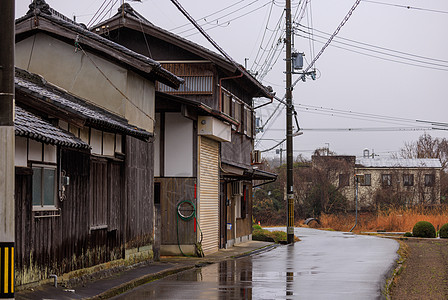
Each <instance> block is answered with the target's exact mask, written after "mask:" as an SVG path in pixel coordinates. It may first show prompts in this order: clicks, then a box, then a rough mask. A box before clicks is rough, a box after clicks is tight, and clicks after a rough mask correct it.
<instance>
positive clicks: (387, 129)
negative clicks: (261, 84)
mask: <svg viewBox="0 0 448 300" xmlns="http://www.w3.org/2000/svg"><path fill="white" fill-rule="evenodd" d="M440 129H441V128H440ZM271 130H272V131H284V129H281V128H273V129H271ZM300 130H303V131H320V132H334V131H350V132H355V131H369V132H382V131H431V130H439V128H434V127H348V128H301V129H300Z"/></svg>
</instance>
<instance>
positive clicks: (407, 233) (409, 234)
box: [404, 231, 412, 237]
mask: <svg viewBox="0 0 448 300" xmlns="http://www.w3.org/2000/svg"><path fill="white" fill-rule="evenodd" d="M404 237H412V232H409V231H408V232H406V233H405V234H404Z"/></svg>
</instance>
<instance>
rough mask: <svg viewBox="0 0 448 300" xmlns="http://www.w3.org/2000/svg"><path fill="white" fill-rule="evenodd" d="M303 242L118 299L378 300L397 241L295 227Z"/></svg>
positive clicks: (188, 274) (184, 275)
mask: <svg viewBox="0 0 448 300" xmlns="http://www.w3.org/2000/svg"><path fill="white" fill-rule="evenodd" d="M296 235H298V236H299V237H300V239H301V240H302V241H301V242H299V243H296V244H295V245H289V246H280V247H277V248H275V249H273V250H271V251H267V252H264V253H261V254H258V255H254V256H249V257H244V258H239V259H234V260H228V261H224V262H221V263H217V264H213V265H209V266H206V267H203V268H198V269H195V270H191V271H187V272H183V273H181V274H177V275H173V276H170V277H167V278H165V279H163V280H158V281H155V282H152V283H149V284H146V285H144V286H141V287H139V288H136V289H134V290H132V291H131V292H129V293H126V294H123V295H121V296H119V297H116V299H131V298H134V299H311V298H312V299H378V298H381V288H382V287H383V285H384V277H385V276H386V273H387V271H388V270H389V269H390V267H391V266H392V265H393V263H394V260H395V259H396V251H397V249H398V243H397V242H395V241H393V240H389V239H382V238H376V237H370V236H357V235H352V234H347V233H341V232H330V231H319V230H313V229H306V228H296Z"/></svg>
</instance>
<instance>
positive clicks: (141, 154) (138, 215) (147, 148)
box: [124, 136, 155, 249]
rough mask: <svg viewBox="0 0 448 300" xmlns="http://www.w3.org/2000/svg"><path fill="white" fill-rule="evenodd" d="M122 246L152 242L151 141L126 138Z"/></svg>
mask: <svg viewBox="0 0 448 300" xmlns="http://www.w3.org/2000/svg"><path fill="white" fill-rule="evenodd" d="M125 180H126V193H127V197H126V205H125V212H124V213H125V215H126V233H125V235H126V249H130V248H137V247H142V246H152V245H153V241H154V220H155V219H154V198H153V197H154V195H153V194H154V144H153V142H152V141H151V142H144V141H141V140H138V139H135V138H132V137H129V136H127V137H126V174H125Z"/></svg>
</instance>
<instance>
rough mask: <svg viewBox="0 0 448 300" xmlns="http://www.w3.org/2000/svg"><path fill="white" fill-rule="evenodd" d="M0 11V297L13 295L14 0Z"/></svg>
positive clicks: (5, 1)
mask: <svg viewBox="0 0 448 300" xmlns="http://www.w3.org/2000/svg"><path fill="white" fill-rule="evenodd" d="M0 12H1V14H2V16H1V18H0V45H1V46H0V254H1V255H0V256H1V259H0V270H1V274H0V278H2V280H1V281H0V298H7V299H14V226H15V213H14V176H15V172H14V151H15V146H14V144H15V143H14V142H15V134H14V0H2V1H0Z"/></svg>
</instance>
